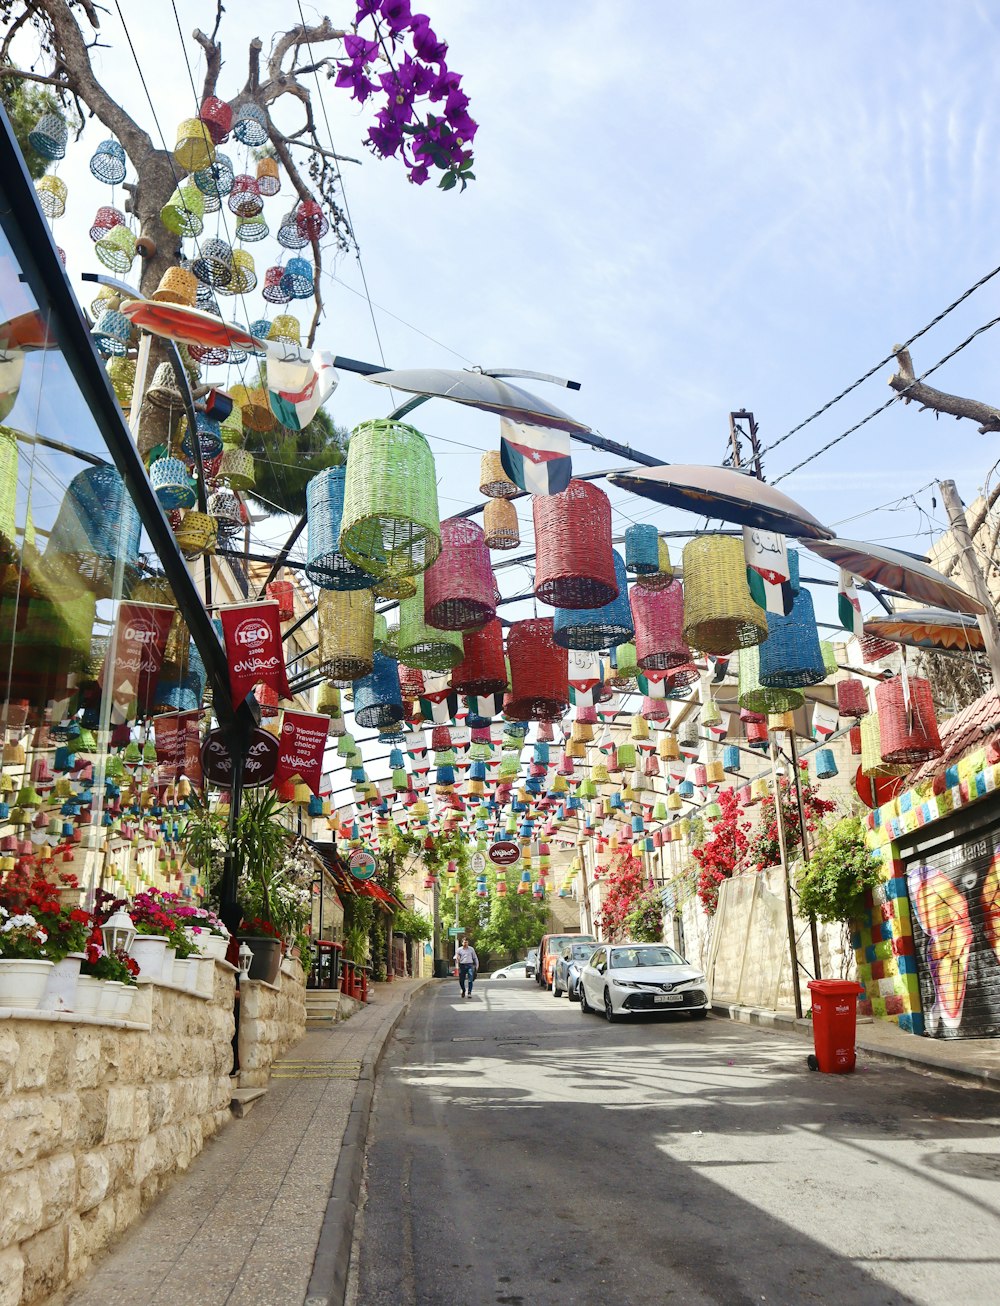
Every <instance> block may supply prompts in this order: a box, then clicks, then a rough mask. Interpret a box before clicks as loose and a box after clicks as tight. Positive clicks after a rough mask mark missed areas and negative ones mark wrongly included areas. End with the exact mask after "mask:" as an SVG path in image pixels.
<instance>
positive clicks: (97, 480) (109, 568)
mask: <svg viewBox="0 0 1000 1306" xmlns="http://www.w3.org/2000/svg"><path fill="white" fill-rule="evenodd" d="M141 530H142V524H141V522H140V521H139V514H138V512H136V509H135V505H134V504H133V502H132V500H131V499H130V498H129V495H128V492H127V490H126V489H125V482H124V481H123V480H122V477H121V474H120V473H119V472H118V471H117V469H116V468H114V467H110V466H108V465H102V466H100V467H86V468H84V470H83V471H82V472H78V473H77V474H76V476H74V477H73V479H72V480H71V481H70V483H69V485H68V486H67V487H66V492H65V494H64V495H63V500H62V503H61V504H60V505H59V512H58V514H57V515H56V520H55V524H54V525H53V527H52V530H51V532H50V534H49V542H48V545H47V547H46V549H45V562H46V564H47V565H48V566H50V567H51V568H52V570H53V572H55V573H56V574H58V573H59V572H60V571H65V570H67V569H68V570H69V571H71V572H73V573H75V575H77V576H79V577H80V578H81V579H82V580H83V581H84V582H85V584H86V585H87V587H88V588H89V589H91V590H93V592H94V593H95V594H96V595H97V597H98V598H109V597H110V596H111V592H112V588H113V585H114V576H115V567H116V565H117V563H118V560H119V558H121V559H122V562H123V566H124V575H125V580H126V584H127V585H130V584H131V583H132V581H133V580H134V579H135V578H136V576H137V575H138V572H139V537H140V533H141Z"/></svg>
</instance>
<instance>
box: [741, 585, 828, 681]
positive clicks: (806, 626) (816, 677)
mask: <svg viewBox="0 0 1000 1306" xmlns="http://www.w3.org/2000/svg"><path fill="white" fill-rule="evenodd" d="M766 621H767V632H768V633H767V639H766V640H765V641H764V643H763V644H761V645H760V649H759V653H760V663H759V673H758V674H759V678H760V683H761V685H763V686H765V687H766V688H768V689H795V688H802V687H804V686H807V685H818V684H819V683H820V682H821V681H823V680H825V679H826V676H827V671H826V664H825V663H824V661H823V650H822V649H821V648H820V646H819V631H818V629H817V627H816V617H815V615H814V613H813V602H812V596H811V595H810V593H809V591H808V590H802V589H800V590H799V593H798V595H797V596H796V598H795V600H794V602H793V603H792V610H791V612H789V613H788V614H787V615H785V614H782V613H775V612H769V613H767V615H766Z"/></svg>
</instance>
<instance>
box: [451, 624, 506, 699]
mask: <svg viewBox="0 0 1000 1306" xmlns="http://www.w3.org/2000/svg"><path fill="white" fill-rule="evenodd" d="M463 645H464V650H463V657H462V661H461V662H459V663H458V665H457V666H456V667H455V668H454V670H453V671H452V673H451V687H452V689H453V690H455V692H456V693H460V694H473V695H487V694H502V693H504V692H505V691H506V689H507V665H506V661H505V659H504V648H503V627H502V626H501V625H500V621H499V619H498V618H497V617H494V618H493V620H492V621H487V623H486V624H485V626H483V628H482V629H481V630H469V631H466V632H465V634H464V635H463Z"/></svg>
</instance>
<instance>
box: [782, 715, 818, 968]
mask: <svg viewBox="0 0 1000 1306" xmlns="http://www.w3.org/2000/svg"><path fill="white" fill-rule="evenodd" d="M788 751H789V752H790V753H791V757H792V770H793V772H794V774H795V801H796V803H797V804H798V809H799V831H800V834H801V836H802V860H803V862H805V863H806V865H808V863H809V831H808V827H807V825H806V805H805V803H804V802H803V800H802V773H801V772H800V770H799V750H798V745H797V744H796V742H795V726H794V724H793V725H792V728H791V730H790V731H789V732H788ZM809 938H810V941H811V943H812V955H813V979H822V978H823V971H822V968H821V965H820V959H819V933H818V931H817V929H816V917H815V916H813V915H810V917H809Z"/></svg>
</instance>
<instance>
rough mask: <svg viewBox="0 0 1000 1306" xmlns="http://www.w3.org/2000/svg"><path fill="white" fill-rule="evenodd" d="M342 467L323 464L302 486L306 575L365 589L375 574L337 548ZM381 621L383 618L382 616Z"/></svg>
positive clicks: (327, 584)
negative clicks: (307, 482)
mask: <svg viewBox="0 0 1000 1306" xmlns="http://www.w3.org/2000/svg"><path fill="white" fill-rule="evenodd" d="M346 476H347V468H346V467H327V468H326V469H325V470H324V471H322V472H320V473H319V474H318V475H317V476H314V477H313V478H312V480H311V481H310V482H309V484H308V485H307V486H306V531H307V534H306V569H305V570H306V575H307V576H308V577H309V579H310V580H311V581H312V583H313V584H314V585H318V586H319V587H320V589H325V590H355V589H368V588H370V587H371V586H372V585H374V584H375V577H374V576H373V575H372V573H371V572H370V571H365V569H364V567H360V566H358V564H357V563H356V562H352V561H351V559H350V558H349V557H348V556H347V555H346V554H345V553H343V552H342V551H341V548H340V525H341V519H342V517H343V513H344V483H345V480H346ZM382 621H383V625H384V623H385V618H384V617H383V618H382Z"/></svg>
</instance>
